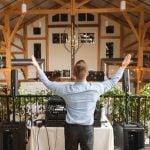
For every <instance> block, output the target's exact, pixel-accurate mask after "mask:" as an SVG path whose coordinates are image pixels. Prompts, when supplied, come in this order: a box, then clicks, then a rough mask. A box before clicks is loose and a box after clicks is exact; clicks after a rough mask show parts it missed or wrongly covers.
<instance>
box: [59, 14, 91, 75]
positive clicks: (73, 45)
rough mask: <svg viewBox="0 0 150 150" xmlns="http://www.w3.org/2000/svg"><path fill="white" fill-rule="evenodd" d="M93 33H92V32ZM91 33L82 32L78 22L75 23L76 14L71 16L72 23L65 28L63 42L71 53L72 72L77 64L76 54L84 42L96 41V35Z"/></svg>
mask: <svg viewBox="0 0 150 150" xmlns="http://www.w3.org/2000/svg"><path fill="white" fill-rule="evenodd" d="M90 34H92V33H90ZM90 34H89V35H88V34H86V33H81V32H80V30H79V26H78V24H75V16H74V15H72V16H71V25H69V26H68V27H66V28H65V29H64V33H63V37H62V39H63V44H64V47H65V49H66V50H67V51H68V52H70V53H71V73H72V72H73V67H74V64H75V54H76V53H77V52H78V50H79V49H80V48H81V47H82V45H83V44H84V43H90V44H93V43H94V37H93V36H90Z"/></svg>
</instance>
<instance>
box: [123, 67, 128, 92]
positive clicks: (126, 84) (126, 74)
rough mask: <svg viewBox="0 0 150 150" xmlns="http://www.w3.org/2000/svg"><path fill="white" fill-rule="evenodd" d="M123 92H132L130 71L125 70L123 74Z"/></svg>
mask: <svg viewBox="0 0 150 150" xmlns="http://www.w3.org/2000/svg"><path fill="white" fill-rule="evenodd" d="M123 90H124V92H125V93H126V92H127V93H128V92H130V74H129V69H125V70H124V74H123Z"/></svg>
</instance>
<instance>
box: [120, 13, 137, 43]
mask: <svg viewBox="0 0 150 150" xmlns="http://www.w3.org/2000/svg"><path fill="white" fill-rule="evenodd" d="M123 16H124V17H125V19H126V21H127V22H128V24H129V26H130V28H131V30H132V31H133V33H134V35H135V37H136V38H137V40H138V41H139V40H140V39H139V35H138V33H137V30H136V28H135V27H134V25H133V23H132V21H131V19H130V17H129V15H128V14H127V12H124V11H123Z"/></svg>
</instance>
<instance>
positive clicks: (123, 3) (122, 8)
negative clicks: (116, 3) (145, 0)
mask: <svg viewBox="0 0 150 150" xmlns="http://www.w3.org/2000/svg"><path fill="white" fill-rule="evenodd" d="M120 9H121V10H126V1H125V0H122V1H121V2H120Z"/></svg>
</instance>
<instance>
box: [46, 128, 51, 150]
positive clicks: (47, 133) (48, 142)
mask: <svg viewBox="0 0 150 150" xmlns="http://www.w3.org/2000/svg"><path fill="white" fill-rule="evenodd" d="M45 129H46V134H47V142H48V148H49V150H51V147H50V144H49V136H48V131H47V128H46V126H45Z"/></svg>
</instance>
